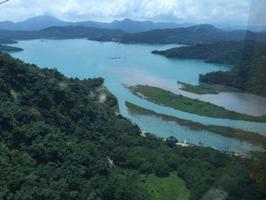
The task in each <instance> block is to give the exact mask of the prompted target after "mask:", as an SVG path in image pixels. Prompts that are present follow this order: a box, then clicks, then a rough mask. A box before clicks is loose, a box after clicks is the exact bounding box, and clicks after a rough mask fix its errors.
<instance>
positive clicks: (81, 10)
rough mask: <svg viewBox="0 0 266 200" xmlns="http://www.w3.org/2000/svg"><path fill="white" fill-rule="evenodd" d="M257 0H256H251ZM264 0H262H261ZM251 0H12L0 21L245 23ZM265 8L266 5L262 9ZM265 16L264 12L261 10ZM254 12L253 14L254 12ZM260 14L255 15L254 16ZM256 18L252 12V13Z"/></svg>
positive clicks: (4, 7)
mask: <svg viewBox="0 0 266 200" xmlns="http://www.w3.org/2000/svg"><path fill="white" fill-rule="evenodd" d="M254 1H259V0H254ZM262 1H264V0H262ZM251 2H253V1H252V0H241V1H238V0H237V1H232V0H215V1H214V0H185V1H184V0H112V1H110V0H64V1H63V0H11V1H10V2H9V3H6V4H3V5H1V6H0V21H3V20H15V21H21V20H24V19H26V18H29V17H32V16H37V15H42V14H50V15H54V16H56V17H59V18H62V19H65V20H72V21H73V20H74V21H78V20H100V21H112V20H114V19H123V18H133V19H140V20H145V19H156V20H167V19H168V20H171V21H173V20H174V19H175V20H179V21H182V22H194V23H228V24H245V23H247V21H248V18H249V17H250V16H249V15H250V13H249V11H250V10H249V8H250V4H251ZM264 8H265V7H264ZM264 10H265V9H264ZM261 13H262V14H261V15H263V16H262V18H263V17H265V14H264V12H261ZM253 15H254V14H253ZM260 17H261V16H258V15H256V18H260ZM254 18H255V15H254Z"/></svg>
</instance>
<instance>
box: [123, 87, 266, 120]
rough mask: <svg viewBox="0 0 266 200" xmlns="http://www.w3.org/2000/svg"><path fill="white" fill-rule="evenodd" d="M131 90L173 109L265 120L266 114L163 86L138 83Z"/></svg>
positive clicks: (217, 116)
mask: <svg viewBox="0 0 266 200" xmlns="http://www.w3.org/2000/svg"><path fill="white" fill-rule="evenodd" d="M127 88H128V89H129V91H130V92H131V93H132V94H134V95H136V96H138V97H140V98H143V99H146V100H148V101H151V102H153V103H156V104H159V105H163V106H167V107H171V108H173V109H176V110H179V111H183V112H188V113H192V114H197V115H201V116H206V117H214V118H225V119H234V120H245V121H256V122H265V121H266V116H259V117H256V116H251V115H246V114H242V113H237V112H234V111H230V110H226V109H225V108H223V107H221V106H217V105H214V104H211V103H209V102H204V101H201V100H198V99H192V98H189V97H185V96H183V95H178V94H175V93H173V92H170V91H168V90H164V89H162V88H158V87H153V86H148V85H136V86H127Z"/></svg>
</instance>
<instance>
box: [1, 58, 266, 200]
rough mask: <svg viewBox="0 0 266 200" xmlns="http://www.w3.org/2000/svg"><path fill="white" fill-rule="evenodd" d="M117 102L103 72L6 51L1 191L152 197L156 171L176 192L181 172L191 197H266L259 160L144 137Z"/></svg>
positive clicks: (135, 199)
mask: <svg viewBox="0 0 266 200" xmlns="http://www.w3.org/2000/svg"><path fill="white" fill-rule="evenodd" d="M102 95H105V96H106V100H105V101H103V100H102V98H100V96H102ZM116 110H117V101H116V99H115V98H114V97H113V96H112V95H111V94H110V93H109V92H108V91H107V90H106V89H105V88H104V87H103V79H101V78H98V79H86V80H78V79H68V78H66V77H64V76H63V75H62V74H60V73H59V72H57V71H56V70H51V69H39V68H37V67H36V66H34V65H29V64H25V63H23V62H21V61H19V60H15V59H13V58H12V57H10V56H9V55H6V54H0V172H1V173H0V199H27V200H36V199H41V200H50V199H54V200H68V199H69V200H88V199H92V200H96V199H98V200H110V199H112V200H141V199H143V200H144V199H145V200H149V199H154V195H156V197H158V195H162V194H160V192H163V190H162V189H161V186H160V187H158V188H156V187H157V186H158V185H160V184H158V183H157V182H153V181H150V179H149V177H153V176H154V177H157V178H153V179H152V180H154V181H155V180H156V179H158V180H159V182H160V180H163V182H164V184H166V188H167V191H168V192H173V194H176V191H175V190H176V189H178V188H179V189H180V187H181V186H182V185H181V186H180V184H183V183H182V182H180V181H178V184H179V186H175V187H173V184H174V183H173V182H172V181H171V180H172V179H174V180H176V179H177V180H178V177H177V175H178V176H179V177H181V178H182V179H183V180H184V181H185V184H186V186H185V185H183V186H182V188H184V187H187V188H188V189H189V191H190V199H195V200H197V199H200V198H201V197H202V196H204V195H207V196H209V195H214V196H215V195H217V193H219V194H220V193H221V192H222V193H223V194H224V195H226V196H228V199H249V200H252V199H254V200H255V199H256V200H260V199H261V200H262V199H265V192H263V191H262V188H264V187H265V179H264V178H263V177H261V176H260V175H261V173H264V169H265V168H263V167H262V166H261V164H260V163H259V162H257V161H256V160H254V161H250V160H242V159H239V158H234V157H231V156H228V155H226V154H223V153H220V152H218V151H215V150H212V149H209V148H202V147H188V148H182V147H178V146H176V145H175V143H176V140H175V139H174V138H171V139H168V140H167V141H166V142H165V141H163V140H161V139H158V138H156V137H154V136H152V135H149V134H147V135H146V137H143V136H141V131H140V129H139V128H138V127H137V126H136V125H132V124H131V123H130V122H129V121H128V120H127V119H125V118H123V117H122V116H120V115H117V114H116V113H115V111H116ZM251 163H252V166H251V165H248V164H251ZM253 163H254V165H253ZM255 164H256V165H255ZM258 169H259V170H261V171H262V172H261V171H259V170H258ZM251 170H252V171H251ZM258 171H259V173H257V172H258ZM170 173H171V178H170V179H169V180H170V181H171V182H167V180H168V179H164V178H163V177H167V176H168V175H169V174H170ZM251 173H252V177H254V178H255V179H254V180H252V179H251V178H250V177H251V176H250V174H251ZM144 175H148V176H144ZM148 180H149V181H148ZM255 180H257V181H258V184H259V186H258V185H257V184H256V183H255ZM146 181H148V182H147V183H146ZM168 186H169V187H168ZM162 187H163V186H162ZM154 188H155V190H156V193H154ZM169 188H171V190H173V191H169ZM260 188H261V189H260ZM265 189H266V188H265ZM183 190H184V191H182V193H185V192H186V190H185V189H183ZM215 192H217V193H215ZM168 195H169V194H168ZM170 195H171V194H170ZM162 199H163V198H162Z"/></svg>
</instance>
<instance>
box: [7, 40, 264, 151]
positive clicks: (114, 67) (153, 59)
mask: <svg viewBox="0 0 266 200" xmlns="http://www.w3.org/2000/svg"><path fill="white" fill-rule="evenodd" d="M16 46H19V47H22V48H23V49H24V51H23V52H18V53H13V54H12V55H13V56H15V57H17V58H20V59H22V60H24V61H26V62H29V63H33V64H37V65H38V66H40V67H49V68H57V69H58V70H59V71H60V72H62V73H63V74H65V75H66V76H68V77H78V78H81V79H83V78H93V77H103V78H105V85H106V86H107V88H108V89H109V90H110V91H111V92H112V93H113V94H114V95H115V96H116V97H117V98H118V100H119V105H120V112H121V114H123V115H124V116H125V117H127V118H129V119H131V120H132V121H133V122H134V123H136V124H138V125H139V126H140V128H141V129H143V130H144V131H148V132H152V133H154V134H156V135H158V136H160V137H168V136H171V135H173V136H175V137H176V138H177V139H179V140H187V141H188V142H191V143H193V144H199V143H200V144H203V145H206V146H211V147H213V148H216V149H219V150H223V151H235V152H238V153H243V152H247V151H250V150H259V149H260V148H261V147H258V146H255V145H252V144H249V143H247V142H240V141H238V140H235V139H231V138H226V137H222V136H219V135H217V134H214V133H210V132H207V131H195V130H190V129H189V128H187V127H183V126H179V125H177V124H176V123H174V122H165V121H163V120H161V119H160V118H157V117H152V116H138V115H131V114H130V113H128V111H127V109H126V107H125V104H124V103H125V101H126V100H127V101H130V102H132V103H135V104H138V105H140V106H143V107H146V108H148V109H151V110H154V111H156V112H159V113H163V114H168V115H172V116H176V117H179V118H183V119H189V120H193V121H197V122H201V123H204V124H214V125H223V126H230V127H234V128H242V129H245V130H251V131H256V132H258V133H260V134H265V135H266V124H265V123H254V122H244V121H235V120H228V119H217V118H208V117H203V116H198V115H194V114H189V113H185V112H180V111H176V110H173V109H171V108H167V107H163V106H159V105H156V104H153V103H150V102H147V101H145V100H142V99H140V98H138V97H136V96H133V95H132V94H130V92H128V91H127V90H126V89H125V88H124V87H123V86H122V84H149V85H154V86H159V87H162V88H165V89H169V90H172V91H174V92H179V91H178V89H177V86H176V81H177V80H179V81H182V82H187V83H191V84H197V83H198V77H199V74H205V73H208V72H211V71H216V70H229V69H230V68H229V67H228V66H222V65H215V64H208V63H205V62H203V61H200V60H183V59H167V58H165V57H162V56H158V55H153V54H151V53H150V52H151V51H152V50H155V49H157V50H160V49H167V48H171V47H175V46H177V45H124V44H118V43H112V42H106V43H101V42H93V41H87V40H84V39H77V40H48V41H47V42H41V40H31V41H20V42H19V43H18V44H16ZM217 98H218V99H220V97H219V95H217V96H212V97H210V101H211V102H212V101H215V99H217ZM230 98H232V102H234V101H235V100H236V99H234V98H236V95H231V96H230ZM230 98H229V99H228V96H227V99H224V101H220V104H219V103H217V104H219V105H223V106H224V107H228V106H231V109H232V110H233V109H234V108H236V110H239V109H240V108H239V107H238V106H237V105H238V104H236V105H233V106H232V105H230ZM237 98H238V99H240V100H239V101H241V98H239V96H237ZM253 99H254V101H255V100H256V97H254V98H253ZM223 102H225V104H223ZM265 102H266V101H265ZM248 103H249V104H250V105H253V106H254V107H256V108H257V107H258V106H263V107H264V105H265V104H264V99H263V101H262V103H261V104H262V105H259V104H258V103H256V104H252V99H251V101H248ZM240 104H241V103H240ZM240 104H239V105H240ZM242 104H243V102H242ZM242 104H241V105H242ZM263 104H264V105H263ZM251 110H255V108H254V109H251ZM256 110H262V109H256ZM241 111H242V112H245V110H241ZM265 113H266V111H265Z"/></svg>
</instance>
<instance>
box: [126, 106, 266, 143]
mask: <svg viewBox="0 0 266 200" xmlns="http://www.w3.org/2000/svg"><path fill="white" fill-rule="evenodd" d="M126 106H127V108H128V109H129V112H133V113H134V114H140V115H154V116H156V117H160V118H161V119H163V120H165V121H174V122H176V123H178V124H179V125H181V126H186V127H189V128H191V129H193V130H207V131H209V132H213V133H217V134H219V135H222V136H224V137H230V138H235V139H238V140H241V141H247V142H251V143H256V144H259V145H264V146H266V137H264V136H262V135H260V134H258V133H253V132H249V131H244V130H240V129H234V128H230V127H225V126H215V125H204V124H201V123H198V122H193V121H190V120H184V119H180V118H177V117H173V116H169V115H164V114H159V113H156V112H154V111H151V110H148V109H146V108H142V107H140V106H137V105H135V104H132V103H130V102H126Z"/></svg>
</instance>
